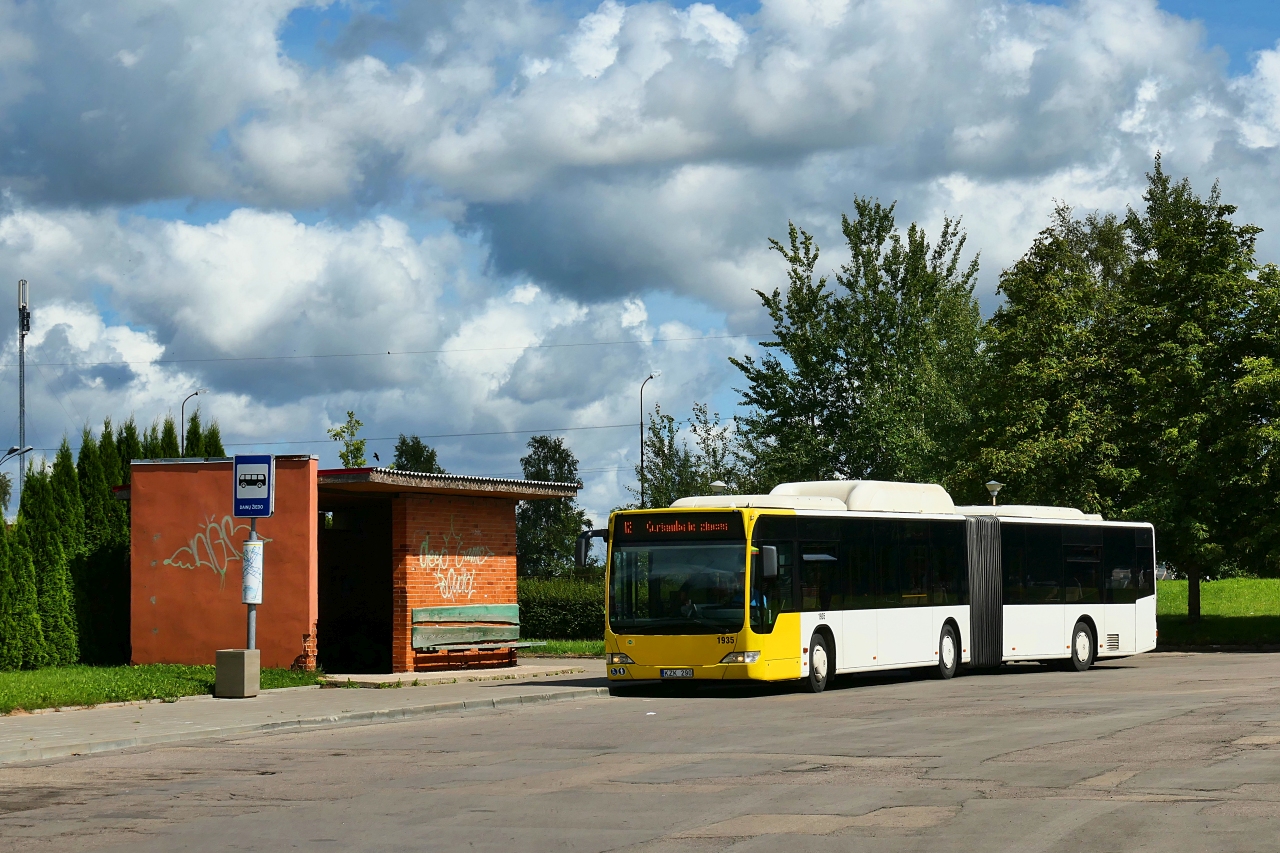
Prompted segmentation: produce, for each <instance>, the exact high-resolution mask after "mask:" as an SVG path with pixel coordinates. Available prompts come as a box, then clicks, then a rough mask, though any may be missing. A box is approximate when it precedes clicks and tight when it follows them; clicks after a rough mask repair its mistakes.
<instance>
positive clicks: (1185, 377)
mask: <svg viewBox="0 0 1280 853" xmlns="http://www.w3.org/2000/svg"><path fill="white" fill-rule="evenodd" d="M1143 200H1144V202H1145V205H1144V207H1143V209H1142V210H1134V209H1130V210H1129V213H1128V216H1127V217H1126V219H1125V229H1126V231H1127V232H1128V236H1129V241H1130V244H1131V248H1132V252H1133V266H1132V268H1131V270H1130V273H1129V276H1128V281H1127V286H1126V289H1125V304H1124V305H1123V306H1122V309H1121V312H1120V314H1121V323H1120V329H1119V340H1118V349H1119V359H1120V363H1121V364H1122V365H1123V368H1124V377H1125V380H1126V382H1125V386H1124V392H1125V393H1124V395H1123V400H1124V401H1125V403H1126V409H1125V412H1124V415H1125V417H1124V425H1123V428H1122V435H1121V443H1122V451H1121V459H1122V462H1123V463H1124V464H1127V465H1132V466H1134V467H1135V468H1137V469H1138V471H1139V472H1140V476H1139V477H1138V478H1137V479H1136V480H1135V481H1134V482H1133V483H1132V484H1131V485H1130V487H1129V488H1128V490H1127V495H1126V499H1127V502H1128V504H1129V511H1130V513H1131V514H1132V515H1133V516H1134V517H1138V518H1148V519H1151V520H1152V521H1154V522H1155V523H1156V525H1157V527H1158V529H1159V536H1160V547H1161V550H1162V552H1163V554H1164V555H1165V557H1166V558H1167V559H1169V560H1170V561H1171V562H1172V563H1173V564H1174V565H1175V566H1176V567H1177V568H1178V570H1179V571H1180V572H1182V573H1184V574H1186V576H1187V578H1188V580H1189V581H1190V584H1189V591H1188V602H1187V603H1188V615H1189V618H1190V619H1191V620H1192V621H1196V620H1198V619H1199V615H1200V588H1199V581H1200V578H1201V576H1202V575H1204V574H1206V573H1216V572H1218V571H1220V570H1221V569H1223V568H1224V567H1227V566H1231V565H1232V564H1233V563H1238V562H1239V561H1240V560H1242V559H1250V558H1251V557H1252V558H1254V559H1257V558H1258V557H1260V556H1262V555H1263V554H1265V553H1267V552H1268V551H1269V552H1270V553H1272V554H1274V553H1275V550H1274V548H1275V544H1276V543H1275V529H1274V525H1275V520H1274V519H1275V513H1276V510H1277V503H1276V494H1275V493H1276V489H1275V482H1274V480H1272V479H1271V476H1272V475H1273V474H1274V473H1275V468H1274V466H1275V464H1276V463H1275V460H1274V458H1273V455H1272V453H1271V452H1270V449H1271V446H1272V445H1271V444H1269V443H1268V436H1269V435H1270V434H1271V432H1272V431H1273V430H1274V425H1275V423H1276V416H1277V414H1280V412H1277V405H1278V404H1277V401H1278V400H1280V396H1278V395H1277V394H1276V391H1277V390H1280V382H1278V381H1277V377H1276V376H1275V373H1274V367H1275V365H1276V363H1277V360H1278V356H1280V353H1277V348H1276V329H1277V327H1278V326H1280V311H1277V307H1278V306H1280V298H1278V296H1277V294H1280V289H1278V287H1280V273H1278V272H1277V271H1276V269H1275V268H1273V267H1268V268H1266V269H1263V270H1261V271H1260V270H1259V268H1258V265H1257V263H1256V261H1255V257H1254V242H1255V240H1256V237H1257V234H1258V233H1259V231H1260V230H1261V229H1259V228H1257V227H1256V226H1253V225H1237V224H1235V223H1234V222H1232V220H1231V217H1232V215H1233V214H1234V213H1235V212H1236V208H1235V206H1233V205H1229V204H1223V203H1222V200H1221V194H1220V192H1219V189H1218V186H1217V184H1215V185H1214V187H1213V189H1212V191H1211V192H1210V194H1209V196H1208V198H1203V199H1202V198H1200V197H1198V196H1197V195H1196V194H1195V193H1194V192H1193V191H1192V188H1191V184H1190V182H1189V181H1188V180H1186V179H1185V178H1184V179H1183V180H1181V181H1174V180H1172V179H1171V178H1170V177H1169V176H1168V175H1167V174H1166V173H1165V172H1164V169H1163V164H1162V162H1161V159H1160V158H1159V157H1157V158H1156V161H1155V168H1154V170H1153V171H1152V173H1151V174H1149V175H1148V183H1147V190H1146V192H1145V193H1144V195H1143Z"/></svg>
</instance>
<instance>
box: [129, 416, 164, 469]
mask: <svg viewBox="0 0 1280 853" xmlns="http://www.w3.org/2000/svg"><path fill="white" fill-rule="evenodd" d="M138 450H139V451H140V453H139V455H138V456H137V457H135V458H137V459H163V458H164V456H163V455H162V453H161V451H160V419H159V418H157V419H155V420H154V421H152V422H151V427H150V428H149V429H147V430H145V431H144V432H143V433H142V435H141V436H140V441H139V445H138Z"/></svg>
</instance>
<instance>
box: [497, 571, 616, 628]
mask: <svg viewBox="0 0 1280 853" xmlns="http://www.w3.org/2000/svg"><path fill="white" fill-rule="evenodd" d="M516 596H517V598H518V600H519V602H520V636H522V637H537V638H539V639H544V640H599V639H602V638H603V637H604V582H603V581H583V580H573V579H569V578H553V579H547V580H544V579H541V578H520V579H519V580H517V581H516Z"/></svg>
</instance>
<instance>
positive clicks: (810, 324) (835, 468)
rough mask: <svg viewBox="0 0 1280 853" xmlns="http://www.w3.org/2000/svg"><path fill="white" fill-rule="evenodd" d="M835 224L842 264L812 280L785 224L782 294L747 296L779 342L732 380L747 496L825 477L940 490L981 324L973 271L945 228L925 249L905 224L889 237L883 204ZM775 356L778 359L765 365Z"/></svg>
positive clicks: (957, 234)
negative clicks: (748, 476) (830, 277)
mask: <svg viewBox="0 0 1280 853" xmlns="http://www.w3.org/2000/svg"><path fill="white" fill-rule="evenodd" d="M854 208H855V212H856V216H855V218H854V219H849V218H848V217H847V216H846V217H842V220H841V222H842V229H843V233H844V237H845V242H846V244H847V246H848V250H849V259H848V261H847V262H846V263H845V264H844V265H843V266H841V268H840V270H839V271H838V272H837V273H836V275H835V280H836V284H837V285H838V289H832V288H830V287H828V284H827V279H826V278H825V277H822V278H819V279H818V280H817V281H815V280H814V277H815V269H816V267H817V262H818V257H819V250H818V247H817V245H816V244H815V243H814V241H813V238H812V237H811V236H810V235H809V234H807V233H805V232H804V231H802V230H799V229H797V228H796V227H795V226H794V225H789V240H788V244H787V245H785V246H784V245H783V244H781V243H779V242H778V241H776V240H770V241H769V242H770V246H771V248H772V249H773V250H774V251H776V252H778V253H779V254H780V255H782V256H783V258H784V259H786V261H787V264H788V267H789V269H788V287H787V292H786V294H785V295H784V294H783V293H782V292H781V291H780V290H778V289H775V290H774V291H773V292H772V293H765V292H763V291H756V293H757V294H758V295H759V297H760V299H761V302H762V303H763V304H764V307H765V309H766V310H767V311H768V312H769V316H770V317H771V318H772V320H773V324H774V336H775V337H776V338H777V340H774V341H768V342H765V343H764V345H763V346H764V347H765V348H766V350H768V352H767V353H766V354H765V355H764V356H763V357H762V358H761V359H760V360H759V361H756V360H755V359H754V358H753V357H751V356H748V357H746V358H743V359H730V361H732V362H733V364H734V365H735V366H736V367H737V368H738V369H739V370H741V371H742V373H743V376H744V377H745V378H746V380H747V387H746V388H745V389H740V390H739V393H740V394H741V397H742V403H743V405H745V406H747V407H748V408H749V412H748V414H747V415H745V416H743V417H741V418H740V419H739V421H738V426H739V432H740V434H741V437H742V444H743V447H744V450H745V452H746V453H747V454H748V455H749V456H750V457H751V462H750V465H749V466H748V467H749V469H750V470H751V471H752V472H753V474H754V476H755V477H756V478H757V480H758V485H757V487H758V488H761V489H763V488H767V487H769V486H771V485H772V484H775V483H777V482H779V481H783V480H798V479H806V480H807V479H815V480H816V479H830V478H833V477H847V478H876V479H885V480H926V481H927V480H938V479H940V478H941V477H942V476H943V475H944V474H945V473H946V472H947V471H948V470H949V469H950V468H951V466H952V465H953V464H954V461H953V459H952V456H953V453H954V451H953V448H954V447H955V446H956V445H957V440H958V438H959V437H961V436H962V435H963V434H964V433H965V431H966V430H967V428H968V423H969V410H968V401H969V399H970V396H971V393H972V383H973V381H974V374H975V371H976V367H977V362H978V347H977V342H978V335H979V330H980V327H981V314H980V313H979V310H978V305H977V302H976V300H975V299H974V298H973V281H974V278H975V276H976V275H977V271H978V260H977V258H974V259H973V260H972V261H971V262H970V263H969V264H968V266H966V267H963V268H962V267H961V263H960V261H961V255H962V253H963V249H964V244H965V235H964V233H963V232H962V231H961V230H960V226H959V222H958V221H957V220H952V219H946V220H944V222H943V226H942V232H941V234H940V235H939V237H938V241H937V243H936V244H934V245H931V244H930V243H929V242H928V239H927V237H926V235H925V233H924V231H923V230H922V229H921V228H919V227H918V226H916V225H915V224H912V225H911V226H910V227H909V228H908V229H907V231H906V234H905V235H903V234H901V233H899V232H898V231H897V230H896V224H895V221H894V215H893V205H890V206H889V207H884V206H882V205H881V204H880V203H879V202H876V201H873V200H871V199H867V198H856V199H855V200H854ZM775 353H776V354H775Z"/></svg>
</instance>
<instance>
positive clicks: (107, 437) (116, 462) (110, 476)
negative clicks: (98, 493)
mask: <svg viewBox="0 0 1280 853" xmlns="http://www.w3.org/2000/svg"><path fill="white" fill-rule="evenodd" d="M98 458H99V459H100V460H102V477H103V479H104V480H106V482H107V485H108V486H118V485H120V484H121V483H122V482H123V477H122V475H121V473H120V450H119V445H118V444H117V443H116V437H115V434H114V433H113V432H112V430H111V418H106V419H105V420H103V422H102V434H101V436H100V437H99V438H98ZM76 467H77V468H78V467H79V462H77V463H76Z"/></svg>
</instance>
